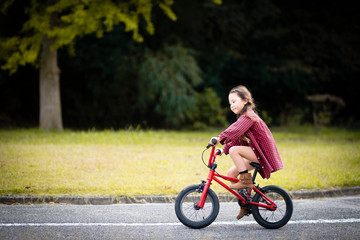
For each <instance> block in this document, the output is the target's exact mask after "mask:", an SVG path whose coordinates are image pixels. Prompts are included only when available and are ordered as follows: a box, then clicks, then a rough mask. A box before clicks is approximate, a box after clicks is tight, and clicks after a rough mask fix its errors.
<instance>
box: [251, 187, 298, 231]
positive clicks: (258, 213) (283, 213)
mask: <svg viewBox="0 0 360 240" xmlns="http://www.w3.org/2000/svg"><path fill="white" fill-rule="evenodd" d="M262 192H263V193H264V194H265V196H266V197H268V198H270V199H271V200H272V201H274V202H275V203H276V205H277V209H276V210H269V209H267V208H262V207H259V206H257V205H253V206H252V214H253V216H254V218H255V220H256V222H258V223H259V224H260V225H261V226H263V227H265V228H270V229H276V228H281V227H282V226H284V225H285V224H287V222H288V221H289V220H290V218H291V216H292V213H293V203H292V200H291V197H290V195H289V194H288V193H287V192H286V191H285V190H284V189H282V188H280V187H278V186H266V187H264V188H262ZM252 201H253V202H257V203H263V204H265V201H264V200H263V197H262V196H261V195H260V194H259V193H256V194H255V196H254V198H253V200H252Z"/></svg>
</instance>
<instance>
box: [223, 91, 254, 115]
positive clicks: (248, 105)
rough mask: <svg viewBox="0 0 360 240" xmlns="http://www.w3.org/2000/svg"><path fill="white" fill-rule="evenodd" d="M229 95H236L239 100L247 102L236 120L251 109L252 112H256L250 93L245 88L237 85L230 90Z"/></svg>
mask: <svg viewBox="0 0 360 240" xmlns="http://www.w3.org/2000/svg"><path fill="white" fill-rule="evenodd" d="M230 93H236V94H237V95H238V96H239V97H240V98H241V99H243V100H248V102H247V103H246V104H245V106H244V108H243V110H242V111H241V113H240V114H238V115H237V117H238V118H239V117H240V116H241V115H242V114H243V113H245V112H246V111H247V110H248V109H252V110H253V111H254V112H256V111H255V108H256V105H255V101H254V99H253V98H252V96H251V93H250V91H249V90H248V89H247V88H246V87H245V86H243V85H239V86H237V87H234V88H233V89H231V90H230V92H229V94H230Z"/></svg>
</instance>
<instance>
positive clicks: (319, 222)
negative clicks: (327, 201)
mask: <svg viewBox="0 0 360 240" xmlns="http://www.w3.org/2000/svg"><path fill="white" fill-rule="evenodd" d="M324 223H328V224H333V223H360V218H348V219H316V220H294V221H289V222H288V223H287V224H324ZM251 224H257V222H255V221H220V222H213V223H212V225H251ZM181 225H182V223H180V222H177V223H0V227H91V226H105V227H107V226H110V227H156V226H181Z"/></svg>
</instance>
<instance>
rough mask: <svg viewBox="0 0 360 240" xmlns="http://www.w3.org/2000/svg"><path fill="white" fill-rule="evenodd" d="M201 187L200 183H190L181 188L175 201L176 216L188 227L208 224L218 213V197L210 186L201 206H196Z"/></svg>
mask: <svg viewBox="0 0 360 240" xmlns="http://www.w3.org/2000/svg"><path fill="white" fill-rule="evenodd" d="M202 192H203V189H202V187H201V185H191V186H188V187H186V188H185V189H184V190H182V191H181V192H180V193H179V195H178V196H177V198H176V201H175V212H176V216H177V217H178V219H179V220H180V222H182V223H183V224H184V225H186V226H188V227H190V228H203V227H206V226H208V225H210V224H211V223H212V222H213V221H214V220H215V219H216V217H217V215H218V213H219V208H220V207H219V199H218V197H217V196H216V194H215V193H214V191H213V190H211V189H210V188H209V189H208V191H207V194H206V202H205V205H204V207H203V208H198V207H197V203H199V202H200V199H201V195H202Z"/></svg>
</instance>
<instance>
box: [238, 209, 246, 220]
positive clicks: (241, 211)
mask: <svg viewBox="0 0 360 240" xmlns="http://www.w3.org/2000/svg"><path fill="white" fill-rule="evenodd" d="M247 213H248V210H247V209H246V208H243V207H240V212H239V214H238V215H237V216H236V219H237V220H239V219H240V218H242V217H243V216H245V214H247Z"/></svg>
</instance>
